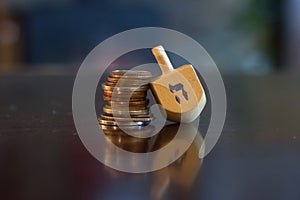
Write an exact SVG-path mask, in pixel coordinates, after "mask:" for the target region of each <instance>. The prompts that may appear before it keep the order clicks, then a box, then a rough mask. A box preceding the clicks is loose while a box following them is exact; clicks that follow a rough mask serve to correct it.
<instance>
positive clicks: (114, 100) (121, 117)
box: [99, 70, 152, 133]
mask: <svg viewBox="0 0 300 200" xmlns="http://www.w3.org/2000/svg"><path fill="white" fill-rule="evenodd" d="M151 77H152V75H151V73H150V72H148V71H140V70H130V71H129V70H115V71H112V72H111V73H110V76H109V77H108V78H107V81H106V82H105V83H103V84H102V89H103V93H104V95H103V99H104V100H105V101H106V102H107V103H106V105H105V106H104V107H103V114H102V115H101V117H100V118H99V124H100V127H101V128H102V130H103V131H104V132H105V133H112V132H116V131H118V130H120V127H122V129H123V128H124V127H125V128H126V129H129V130H133V131H134V130H137V129H138V128H139V127H141V126H145V125H147V124H149V123H150V122H151V120H152V118H151V116H150V113H149V108H148V103H149V99H148V98H147V90H148V89H149V82H150V80H151Z"/></svg>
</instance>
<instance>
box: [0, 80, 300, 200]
mask: <svg viewBox="0 0 300 200" xmlns="http://www.w3.org/2000/svg"><path fill="white" fill-rule="evenodd" d="M73 82H74V77H71V76H35V75H15V76H1V77H0V127H1V128H0V191H1V192H0V198H1V199H30V200H35V199H36V200H39V199H74V200H77V199H95V200H96V199H105V200H106V199H125V200H126V199H130V200H134V199H137V200H140V199H172V200H173V199H207V200H214V199H216V200H219V199H224V200H227V199H228V200H234V199H236V200H240V199H289V200H298V199H300V106H299V102H300V74H298V75H297V74H293V75H292V74H274V75H264V76H224V83H225V87H226V92H227V99H228V102H227V105H228V111H227V116H226V122H225V126H224V130H223V132H222V135H221V137H220V139H219V141H218V143H217V144H216V146H215V147H214V149H213V150H212V152H210V154H209V155H208V156H207V157H205V158H204V159H203V160H200V159H199V157H198V148H199V142H198V143H197V142H196V141H195V142H194V143H193V144H192V146H191V147H190V148H189V149H188V151H187V152H186V153H185V154H184V155H183V156H182V157H180V158H179V159H178V160H177V161H176V162H174V163H173V164H172V165H170V166H168V167H165V168H163V169H161V170H158V171H155V172H149V173H144V174H130V173H124V172H119V171H117V170H114V169H111V168H109V167H106V166H105V165H103V164H102V163H100V162H99V161H98V160H96V159H95V158H94V157H93V156H92V155H91V154H90V153H89V152H88V151H87V150H86V148H85V147H84V145H83V144H82V142H81V140H80V139H79V136H78V133H77V131H76V128H75V126H74V122H73V117H72V87H73ZM102 105H103V102H99V101H97V102H96V106H97V107H99V108H101V106H102ZM209 117H210V104H208V105H207V106H206V108H205V110H204V113H203V115H202V116H201V118H200V124H199V127H198V129H199V134H203V136H204V135H205V131H206V130H207V126H208V124H209ZM177 128H178V127H177V125H174V124H170V125H169V126H166V127H165V128H164V129H163V130H162V133H160V135H158V137H156V138H152V140H137V139H135V138H130V139H126V137H120V136H116V137H113V136H109V140H110V141H111V142H113V143H114V144H116V145H118V146H120V147H122V148H124V149H127V150H130V151H134V152H144V151H148V150H149V149H155V148H156V149H159V148H160V147H162V146H164V145H165V143H167V142H168V141H169V140H171V139H172V138H173V136H174V132H176V130H177ZM198 139H199V140H198V141H200V143H201V139H202V138H201V137H199V138H198ZM103 148H105V147H103ZM110 155H113V154H112V153H111V152H110V151H109V149H108V150H107V156H108V157H109V156H110ZM110 159H114V157H113V158H111V157H110ZM129 162H134V160H133V161H129Z"/></svg>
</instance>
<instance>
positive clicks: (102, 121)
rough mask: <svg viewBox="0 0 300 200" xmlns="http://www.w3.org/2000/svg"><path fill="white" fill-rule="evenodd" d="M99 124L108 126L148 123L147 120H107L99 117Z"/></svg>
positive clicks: (142, 124) (143, 124)
mask: <svg viewBox="0 0 300 200" xmlns="http://www.w3.org/2000/svg"><path fill="white" fill-rule="evenodd" d="M99 124H102V125H108V126H145V125H147V124H149V122H142V121H140V122H133V121H109V120H104V119H101V120H99Z"/></svg>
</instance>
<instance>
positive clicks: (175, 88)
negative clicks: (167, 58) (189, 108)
mask: <svg viewBox="0 0 300 200" xmlns="http://www.w3.org/2000/svg"><path fill="white" fill-rule="evenodd" d="M169 89H170V91H171V92H172V93H174V92H177V91H179V90H181V91H182V95H183V97H184V98H185V100H187V101H188V100H189V97H188V94H187V92H186V91H185V90H184V88H183V84H182V83H178V84H176V85H171V84H169ZM175 99H176V101H177V102H178V103H179V104H180V98H179V97H178V96H177V95H175Z"/></svg>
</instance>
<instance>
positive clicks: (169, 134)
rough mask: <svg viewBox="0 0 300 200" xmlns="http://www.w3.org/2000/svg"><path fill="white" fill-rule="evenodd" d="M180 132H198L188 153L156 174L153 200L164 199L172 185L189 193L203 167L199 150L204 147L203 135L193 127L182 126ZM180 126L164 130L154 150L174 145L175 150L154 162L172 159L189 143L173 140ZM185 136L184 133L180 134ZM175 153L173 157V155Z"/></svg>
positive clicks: (159, 156)
mask: <svg viewBox="0 0 300 200" xmlns="http://www.w3.org/2000/svg"><path fill="white" fill-rule="evenodd" d="M180 126H183V127H182V128H181V129H180V130H181V131H184V132H186V133H189V132H195V131H196V132H197V134H196V137H195V139H194V141H193V143H192V144H191V146H190V147H189V148H188V149H187V151H186V152H185V153H184V154H183V155H182V156H181V157H180V158H179V159H177V160H176V161H175V162H174V163H172V164H171V165H169V166H168V167H165V168H163V169H161V170H159V171H157V172H156V176H155V180H154V183H153V186H152V191H151V193H152V194H151V195H152V197H153V199H163V198H162V197H163V195H164V193H166V192H167V191H168V189H170V186H171V185H176V186H177V187H176V188H177V189H180V190H182V191H188V190H189V189H190V188H191V186H192V185H193V183H194V181H195V179H196V176H197V174H198V171H199V169H200V167H201V164H202V160H201V159H200V158H199V154H200V153H201V152H199V150H200V149H201V146H202V145H204V143H203V138H202V135H201V134H200V132H199V131H198V130H196V129H195V127H194V126H193V125H190V124H182V125H180ZM180 130H179V125H178V124H176V125H170V126H166V127H164V128H163V130H162V131H161V132H160V133H161V134H160V135H158V138H157V140H156V144H155V146H154V149H155V150H157V149H160V148H163V147H164V146H165V145H167V144H169V143H172V146H173V150H172V151H170V152H169V153H166V154H158V157H157V158H156V159H155V161H154V163H153V164H154V165H155V164H156V163H155V162H160V161H161V160H163V159H168V158H172V157H173V156H174V154H176V152H178V151H179V149H180V148H182V147H183V146H185V143H186V142H187V141H185V140H183V139H177V140H175V141H174V140H173V137H174V136H175V135H176V134H178V131H180ZM180 134H183V133H180ZM172 152H173V155H172Z"/></svg>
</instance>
